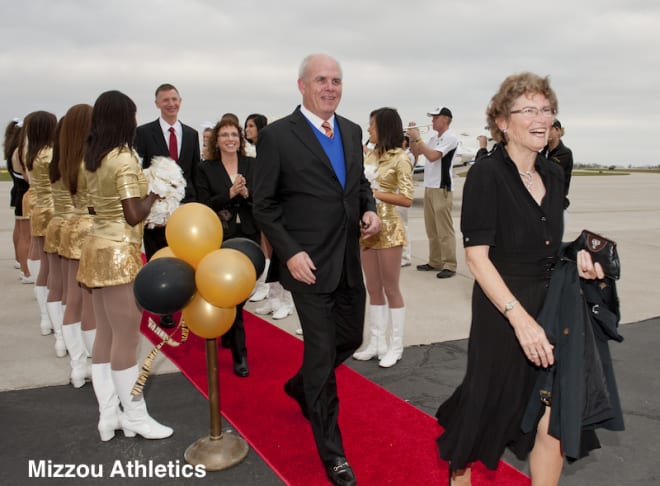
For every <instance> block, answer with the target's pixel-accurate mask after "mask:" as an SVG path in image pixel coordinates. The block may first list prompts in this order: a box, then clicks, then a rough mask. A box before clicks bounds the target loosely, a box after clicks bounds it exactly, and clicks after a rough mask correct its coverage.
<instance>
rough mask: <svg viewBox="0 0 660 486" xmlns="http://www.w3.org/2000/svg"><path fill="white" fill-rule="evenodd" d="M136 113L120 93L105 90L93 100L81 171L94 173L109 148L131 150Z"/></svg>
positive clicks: (128, 100) (130, 102)
mask: <svg viewBox="0 0 660 486" xmlns="http://www.w3.org/2000/svg"><path fill="white" fill-rule="evenodd" d="M136 113H137V108H136V106H135V103H133V100H132V99H130V98H129V97H128V96H126V95H125V94H124V93H122V92H120V91H106V92H105V93H102V94H101V95H100V96H99V97H98V98H97V100H96V102H95V103H94V108H93V109H92V123H91V125H90V130H89V137H88V138H87V145H86V147H85V168H86V169H87V170H88V171H90V172H95V171H96V169H98V168H99V167H100V166H101V161H102V160H103V157H105V156H106V155H108V154H109V153H110V152H111V151H112V150H113V149H116V148H122V147H127V148H128V149H129V150H132V149H133V141H134V139H135V129H136V120H135V114H136Z"/></svg>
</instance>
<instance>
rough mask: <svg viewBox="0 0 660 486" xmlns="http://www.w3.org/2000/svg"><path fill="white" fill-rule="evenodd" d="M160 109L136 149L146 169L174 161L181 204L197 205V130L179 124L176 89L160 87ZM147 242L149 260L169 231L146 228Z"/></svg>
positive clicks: (142, 129)
mask: <svg viewBox="0 0 660 486" xmlns="http://www.w3.org/2000/svg"><path fill="white" fill-rule="evenodd" d="M156 107H157V108H158V109H159V110H160V117H159V118H158V119H157V120H155V121H152V122H150V123H145V124H144V125H140V126H139V127H137V130H136V133H135V149H136V150H137V153H138V154H139V155H140V157H141V158H142V167H143V168H145V169H146V168H147V167H149V166H150V165H151V159H152V158H153V157H156V156H163V157H171V158H172V159H174V160H175V161H176V162H177V163H178V164H179V166H180V167H181V169H182V170H183V177H184V178H185V179H186V193H185V196H184V198H183V200H182V201H181V202H182V203H186V202H191V201H195V199H196V196H195V176H196V173H197V166H198V165H199V158H200V153H199V135H198V133H197V130H195V129H194V128H191V127H189V126H188V125H184V124H183V123H181V122H180V121H179V120H178V115H179V109H180V108H181V97H180V96H179V91H178V90H177V89H176V88H175V87H174V86H173V85H171V84H161V85H160V86H158V88H157V89H156ZM143 240H144V252H145V254H146V256H147V260H148V259H150V258H151V256H152V255H153V254H154V253H156V252H157V251H158V250H160V249H161V248H164V247H166V246H167V240H166V239H165V227H164V226H159V227H155V228H151V229H149V228H146V227H145V228H144V237H143ZM160 325H161V326H162V327H169V328H171V327H174V321H173V319H172V316H163V317H161V319H160Z"/></svg>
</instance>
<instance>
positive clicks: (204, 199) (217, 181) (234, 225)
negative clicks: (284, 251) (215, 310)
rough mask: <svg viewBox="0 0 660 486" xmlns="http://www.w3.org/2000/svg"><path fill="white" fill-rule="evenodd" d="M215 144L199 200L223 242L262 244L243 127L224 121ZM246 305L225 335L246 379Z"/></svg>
mask: <svg viewBox="0 0 660 486" xmlns="http://www.w3.org/2000/svg"><path fill="white" fill-rule="evenodd" d="M209 143H210V144H211V145H210V146H208V147H207V156H206V159H207V160H204V161H203V162H202V163H201V164H200V166H199V173H198V177H197V198H198V200H199V202H201V203H202V204H206V205H207V206H209V207H210V208H211V209H213V210H214V211H215V212H216V213H217V214H218V216H219V217H220V220H221V221H222V227H223V239H225V240H226V239H229V238H236V237H243V238H249V239H251V240H253V241H254V242H256V243H259V237H260V233H259V230H258V229H257V224H256V222H255V220H254V217H253V216H252V194H251V191H250V185H251V180H252V170H253V164H254V159H253V158H252V157H246V156H245V146H244V144H245V142H244V140H243V135H242V133H241V127H240V125H239V124H238V123H237V122H236V121H235V120H233V119H232V118H229V117H225V118H223V119H221V120H220V121H219V122H218V123H217V124H216V125H215V127H214V128H213V134H212V136H211V139H210V142H209ZM243 305H244V302H243V303H241V304H239V305H237V306H236V320H235V321H234V324H233V325H232V327H231V329H230V330H229V331H227V333H226V334H225V335H224V336H223V339H222V342H223V344H227V345H229V347H231V352H232V358H233V360H234V373H235V374H236V375H237V376H240V377H246V376H248V375H249V373H250V371H249V368H248V363H247V347H246V345H245V328H244V327H243Z"/></svg>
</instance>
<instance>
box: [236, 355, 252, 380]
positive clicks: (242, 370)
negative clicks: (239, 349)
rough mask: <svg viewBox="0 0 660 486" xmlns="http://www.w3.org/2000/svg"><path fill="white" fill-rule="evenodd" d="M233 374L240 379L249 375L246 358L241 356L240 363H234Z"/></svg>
mask: <svg viewBox="0 0 660 486" xmlns="http://www.w3.org/2000/svg"><path fill="white" fill-rule="evenodd" d="M234 373H235V374H236V376H240V377H241V378H245V377H246V376H248V375H249V374H250V368H248V364H247V356H245V355H243V356H241V360H240V361H235V362H234Z"/></svg>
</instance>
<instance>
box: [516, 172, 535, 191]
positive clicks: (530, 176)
mask: <svg viewBox="0 0 660 486" xmlns="http://www.w3.org/2000/svg"><path fill="white" fill-rule="evenodd" d="M518 174H520V177H522V180H523V184H525V187H526V188H527V190H528V191H531V190H532V184H533V182H534V174H536V171H535V170H534V169H532V170H526V171H525V172H520V171H518Z"/></svg>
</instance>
